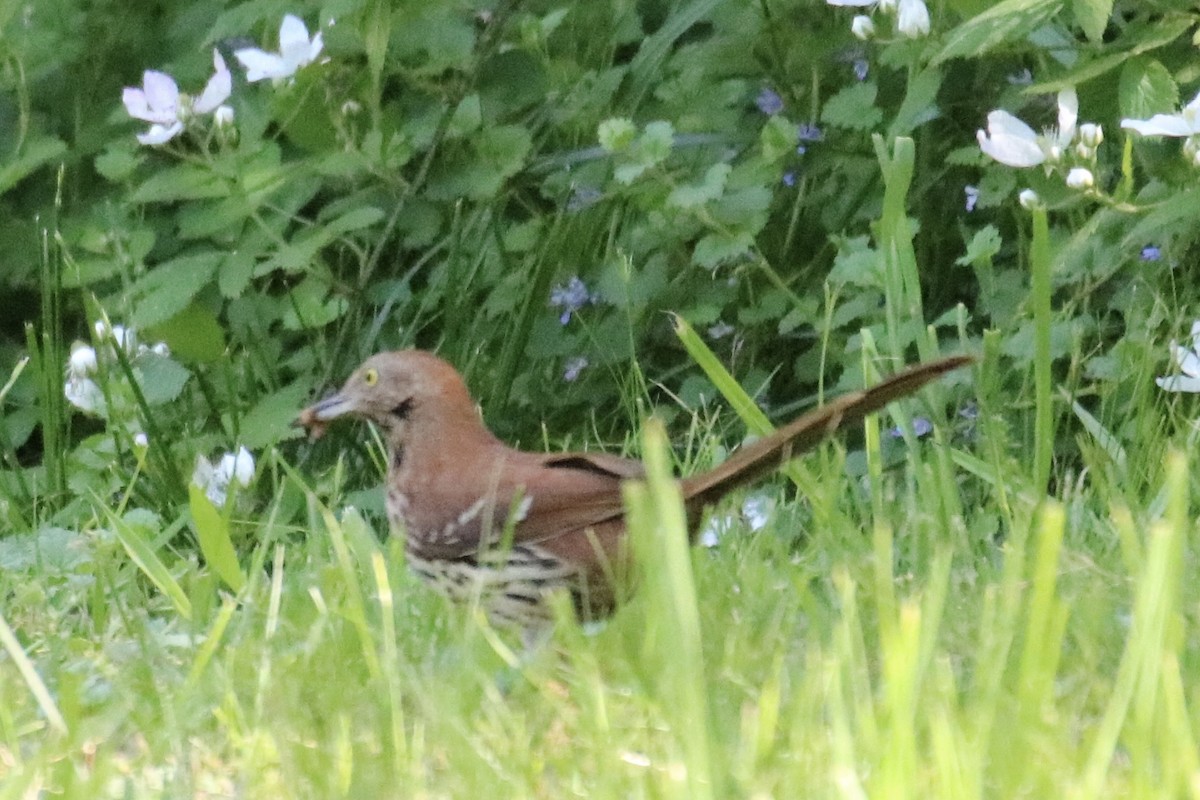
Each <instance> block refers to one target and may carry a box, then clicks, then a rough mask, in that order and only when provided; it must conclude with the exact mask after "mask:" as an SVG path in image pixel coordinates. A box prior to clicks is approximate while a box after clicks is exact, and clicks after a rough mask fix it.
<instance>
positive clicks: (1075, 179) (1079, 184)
mask: <svg viewBox="0 0 1200 800" xmlns="http://www.w3.org/2000/svg"><path fill="white" fill-rule="evenodd" d="M1095 185H1096V179H1095V178H1094V177H1093V176H1092V171H1091V170H1090V169H1084V168H1083V167H1075V168H1074V169H1072V170H1071V171H1070V172H1068V173H1067V186H1069V187H1071V188H1072V189H1091V188H1092V187H1093V186H1095Z"/></svg>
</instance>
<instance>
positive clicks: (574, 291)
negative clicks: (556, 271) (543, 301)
mask: <svg viewBox="0 0 1200 800" xmlns="http://www.w3.org/2000/svg"><path fill="white" fill-rule="evenodd" d="M591 302H595V297H594V296H593V295H592V293H591V292H589V291H588V288H587V284H586V283H584V282H583V281H581V280H580V279H579V276H578V275H576V276H573V277H572V278H571V280H569V281H567V282H566V284H560V285H558V286H555V287H554V288H553V289H551V290H550V305H551V306H552V307H553V308H561V309H562V310H563V312H562V315H561V316H560V317H559V318H558V321H559V322H560V323H561V324H563V325H566V324H567V323H568V322H570V321H571V315H572V314H574V313H575V312H576V311H578V310H579V309H581V308H583V307H584V306H585V305H587V304H588V303H591Z"/></svg>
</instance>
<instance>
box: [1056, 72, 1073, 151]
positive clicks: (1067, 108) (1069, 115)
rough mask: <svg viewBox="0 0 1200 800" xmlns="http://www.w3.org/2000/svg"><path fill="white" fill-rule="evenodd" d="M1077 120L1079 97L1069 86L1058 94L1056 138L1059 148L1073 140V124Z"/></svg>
mask: <svg viewBox="0 0 1200 800" xmlns="http://www.w3.org/2000/svg"><path fill="white" fill-rule="evenodd" d="M1078 120H1079V95H1077V94H1075V87H1074V86H1071V87H1068V88H1066V89H1063V90H1062V91H1061V92H1059V93H1058V136H1057V138H1056V141H1057V142H1058V145H1059V146H1060V147H1066V146H1067V144H1069V143H1070V141H1071V140H1072V139H1074V138H1075V123H1076V122H1077V121H1078Z"/></svg>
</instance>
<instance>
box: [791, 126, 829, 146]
mask: <svg viewBox="0 0 1200 800" xmlns="http://www.w3.org/2000/svg"><path fill="white" fill-rule="evenodd" d="M796 136H797V137H798V138H799V139H800V141H802V142H821V141H824V140H825V132H824V131H823V130H821V129H820V128H818V127H817V126H816V125H809V124H808V123H807V122H801V123H800V124H799V125H797V126H796Z"/></svg>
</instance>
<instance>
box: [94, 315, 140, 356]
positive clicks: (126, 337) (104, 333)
mask: <svg viewBox="0 0 1200 800" xmlns="http://www.w3.org/2000/svg"><path fill="white" fill-rule="evenodd" d="M96 338H97V339H99V340H100V341H102V342H107V341H110V340H111V341H113V342H116V344H117V347H120V348H121V349H122V350H124V351H125V352H126V353H129V354H130V355H133V354H134V353H136V352H137V334H135V333H134V332H133V328H126V327H125V326H124V325H113V326H112V327H111V328H110V327H109V325H108V323H107V322H106V321H105V320H99V321H98V322H97V323H96Z"/></svg>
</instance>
